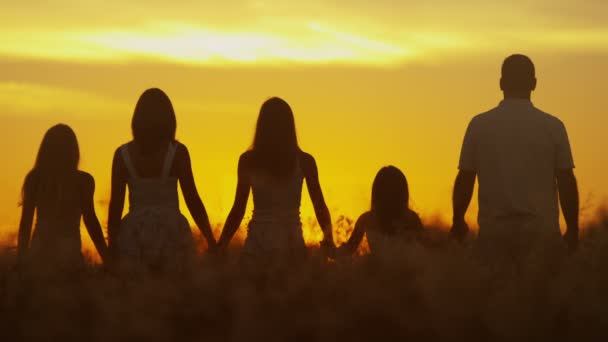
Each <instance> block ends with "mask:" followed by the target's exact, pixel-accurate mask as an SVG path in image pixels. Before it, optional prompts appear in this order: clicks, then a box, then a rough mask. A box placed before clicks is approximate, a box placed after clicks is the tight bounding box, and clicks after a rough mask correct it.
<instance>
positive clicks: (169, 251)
mask: <svg viewBox="0 0 608 342" xmlns="http://www.w3.org/2000/svg"><path fill="white" fill-rule="evenodd" d="M176 149H177V144H176V143H171V144H170V145H169V148H168V149H167V155H166V156H165V161H164V164H163V169H162V174H161V177H160V178H140V177H138V176H137V172H136V171H135V167H134V166H133V163H132V161H131V157H130V155H129V150H128V148H127V145H123V146H121V148H120V152H121V155H122V157H123V160H124V162H125V165H126V167H127V169H128V171H129V179H128V182H127V183H128V186H129V204H130V206H129V213H128V214H127V215H126V216H125V217H124V218H123V219H122V222H121V228H120V231H119V233H118V236H117V245H118V253H119V258H120V259H119V260H120V262H121V263H123V264H124V263H126V264H127V265H129V266H135V267H143V268H147V269H151V268H152V269H155V268H161V269H163V268H169V269H172V268H176V267H178V268H179V267H180V266H182V265H184V263H186V262H188V261H190V260H191V258H192V257H193V256H194V254H195V244H194V239H193V237H192V231H191V230H190V225H189V224H188V220H187V219H186V218H185V217H184V216H183V215H182V214H181V212H180V210H179V201H178V194H177V178H174V177H170V171H171V166H172V164H173V159H174V157H175V151H176Z"/></svg>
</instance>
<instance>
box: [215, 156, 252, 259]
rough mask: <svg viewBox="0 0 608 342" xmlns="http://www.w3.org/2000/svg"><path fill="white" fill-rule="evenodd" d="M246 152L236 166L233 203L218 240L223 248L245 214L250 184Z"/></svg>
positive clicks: (219, 245)
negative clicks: (236, 177) (236, 175)
mask: <svg viewBox="0 0 608 342" xmlns="http://www.w3.org/2000/svg"><path fill="white" fill-rule="evenodd" d="M246 164H247V153H244V154H243V155H241V158H240V159H239V166H238V183H237V186H236V195H235V196H234V204H233V205H232V210H230V214H228V218H227V219H226V224H225V225H224V229H223V230H222V235H221V236H220V239H219V241H218V247H219V248H220V249H225V248H226V247H227V246H228V243H229V242H230V240H231V239H232V236H233V235H234V233H236V231H237V229H239V226H240V225H241V222H242V221H243V216H245V210H246V209H247V200H248V199H249V191H250V189H251V184H250V183H249V177H247V170H246V169H247V166H246Z"/></svg>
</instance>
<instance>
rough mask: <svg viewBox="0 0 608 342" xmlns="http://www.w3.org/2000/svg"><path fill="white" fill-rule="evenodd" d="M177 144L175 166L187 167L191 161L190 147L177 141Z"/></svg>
mask: <svg viewBox="0 0 608 342" xmlns="http://www.w3.org/2000/svg"><path fill="white" fill-rule="evenodd" d="M175 144H176V148H175V157H174V160H175V164H177V165H186V164H187V163H188V162H189V161H190V151H188V147H186V145H184V144H182V143H181V142H179V141H176V143H175Z"/></svg>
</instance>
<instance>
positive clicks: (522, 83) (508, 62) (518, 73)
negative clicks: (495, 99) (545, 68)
mask: <svg viewBox="0 0 608 342" xmlns="http://www.w3.org/2000/svg"><path fill="white" fill-rule="evenodd" d="M535 73H536V71H535V69H534V63H532V60H531V59H530V58H529V57H528V56H525V55H521V54H515V55H511V56H509V57H507V58H505V60H504V62H503V63H502V69H501V74H502V86H503V90H515V91H524V90H525V91H527V90H532V89H533V88H534V80H535V79H536V76H535Z"/></svg>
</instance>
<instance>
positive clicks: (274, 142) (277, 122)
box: [251, 97, 300, 178]
mask: <svg viewBox="0 0 608 342" xmlns="http://www.w3.org/2000/svg"><path fill="white" fill-rule="evenodd" d="M251 151H252V154H253V157H254V164H255V166H256V169H258V170H260V171H262V172H264V173H267V174H269V175H270V176H273V177H277V178H283V177H286V176H288V175H290V174H291V173H292V172H293V171H294V167H295V160H296V157H297V153H298V152H299V151H300V148H299V147H298V139H297V135H296V127H295V120H294V116H293V112H292V110H291V107H290V106H289V104H287V102H285V101H284V100H282V99H280V98H278V97H273V98H271V99H269V100H267V101H266V102H264V104H263V105H262V108H261V109H260V114H259V116H258V121H257V125H256V130H255V137H254V140H253V146H252V147H251Z"/></svg>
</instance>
